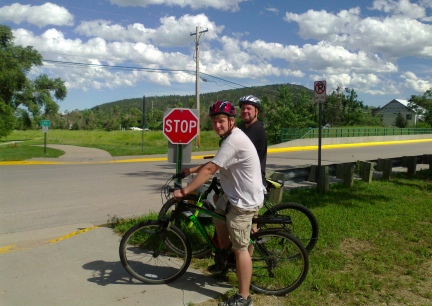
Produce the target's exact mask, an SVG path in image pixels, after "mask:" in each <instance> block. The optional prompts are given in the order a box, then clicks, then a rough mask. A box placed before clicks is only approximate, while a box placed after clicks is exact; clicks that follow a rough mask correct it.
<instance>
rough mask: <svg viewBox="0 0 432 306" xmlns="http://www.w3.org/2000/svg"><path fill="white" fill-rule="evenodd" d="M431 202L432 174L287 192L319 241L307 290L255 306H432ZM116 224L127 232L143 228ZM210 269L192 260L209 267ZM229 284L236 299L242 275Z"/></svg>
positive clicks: (124, 222)
mask: <svg viewBox="0 0 432 306" xmlns="http://www.w3.org/2000/svg"><path fill="white" fill-rule="evenodd" d="M431 199H432V181H431V171H430V170H423V171H420V172H418V173H417V175H416V177H415V178H408V177H407V176H406V174H404V173H401V174H397V175H396V174H395V175H393V177H392V180H391V181H374V182H372V183H370V184H368V183H364V182H360V181H358V182H355V185H354V187H352V188H349V187H344V186H342V185H339V184H334V185H331V187H330V190H329V192H327V193H326V194H319V193H317V192H316V189H315V188H313V189H303V188H302V189H293V190H290V191H289V192H286V193H285V194H284V198H283V201H292V202H299V203H302V204H304V205H306V206H308V207H309V208H311V209H312V211H313V212H314V214H315V215H316V217H317V219H318V222H319V224H320V239H319V242H318V244H317V246H316V247H315V248H314V250H313V251H312V253H311V254H310V270H309V274H308V277H307V279H306V281H305V282H304V283H303V284H302V286H300V288H298V289H297V290H295V291H294V292H292V293H290V294H288V295H287V296H285V297H272V296H265V295H258V294H254V295H253V300H254V305H255V306H269V305H270V306H272V305H273V306H275V305H432V289H431V288H432V235H431V231H432V209H431ZM143 217H144V218H148V217H150V218H155V217H156V215H151V216H143ZM112 221H113V223H112V226H113V228H114V230H115V231H117V232H118V233H120V234H121V233H123V232H124V231H125V230H126V229H127V228H128V227H129V226H130V225H131V223H135V222H137V220H123V219H119V218H114V219H112ZM129 221H131V223H128V222H129ZM211 263H212V259H201V260H197V259H194V262H193V264H195V265H196V266H200V267H203V268H204V267H206V266H208V265H210V264H211ZM226 280H229V281H230V282H231V283H232V285H233V287H234V289H233V290H231V291H229V292H228V293H227V295H231V294H233V293H234V292H235V290H236V288H235V287H236V280H235V275H234V274H233V273H229V274H228V275H227V276H226ZM215 304H216V301H214V300H213V301H208V302H205V303H201V304H199V305H200V306H210V305H215ZM188 305H194V304H192V303H190V304H188Z"/></svg>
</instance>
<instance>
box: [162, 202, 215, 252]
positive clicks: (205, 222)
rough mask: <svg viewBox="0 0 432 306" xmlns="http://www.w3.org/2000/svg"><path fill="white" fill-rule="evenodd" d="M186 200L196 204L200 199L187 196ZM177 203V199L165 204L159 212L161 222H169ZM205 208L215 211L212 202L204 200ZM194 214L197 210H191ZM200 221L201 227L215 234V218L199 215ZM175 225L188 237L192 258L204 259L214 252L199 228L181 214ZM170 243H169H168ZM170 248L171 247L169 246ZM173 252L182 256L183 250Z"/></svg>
mask: <svg viewBox="0 0 432 306" xmlns="http://www.w3.org/2000/svg"><path fill="white" fill-rule="evenodd" d="M185 200H187V201H189V202H190V203H192V204H196V202H197V201H198V198H197V197H196V195H187V197H186V198H185ZM177 203H178V202H177V201H176V200H175V199H169V200H168V201H166V202H165V204H164V205H163V206H162V208H161V210H160V211H159V216H158V219H159V220H167V219H168V218H169V217H170V216H171V213H172V212H173V210H174V209H175V208H176V205H177ZM202 204H203V207H204V208H206V209H208V210H210V211H214V207H213V206H212V205H211V204H210V202H208V201H206V200H203V201H202ZM191 211H192V212H193V213H195V210H193V209H191ZM198 220H199V221H200V223H201V225H202V226H204V229H205V230H206V231H207V232H208V233H212V232H214V226H213V218H212V217H211V216H208V215H203V216H201V215H198ZM173 223H174V224H175V225H176V226H177V227H178V228H180V229H181V230H182V232H183V233H185V235H186V236H187V237H188V240H189V241H190V243H191V246H192V256H193V257H196V258H201V257H204V256H206V255H208V254H210V252H211V251H212V248H211V245H210V244H209V243H208V242H207V240H206V238H205V237H204V236H203V235H202V233H200V231H199V230H198V229H197V227H196V226H195V225H193V224H190V221H189V220H188V219H187V218H186V217H185V216H184V215H183V214H179V215H177V217H176V218H175V220H174V221H173ZM167 243H169V242H167ZM168 246H170V245H168ZM172 250H173V251H177V252H179V253H178V254H180V255H181V250H176V249H175V248H172Z"/></svg>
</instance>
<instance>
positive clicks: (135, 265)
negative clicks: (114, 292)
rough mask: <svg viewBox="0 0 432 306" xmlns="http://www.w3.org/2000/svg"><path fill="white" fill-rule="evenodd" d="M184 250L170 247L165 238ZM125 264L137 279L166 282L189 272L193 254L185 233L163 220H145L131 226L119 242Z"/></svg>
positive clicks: (146, 281)
mask: <svg viewBox="0 0 432 306" xmlns="http://www.w3.org/2000/svg"><path fill="white" fill-rule="evenodd" d="M167 239H169V241H170V243H171V244H173V245H175V247H176V249H178V250H182V253H183V256H179V255H178V253H176V252H173V251H172V250H171V248H169V247H167V245H166V243H165V241H166V240H167ZM119 253H120V259H121V263H122V265H123V267H124V268H125V269H126V271H127V272H128V273H129V274H130V275H132V276H133V277H134V278H136V279H138V280H140V281H142V282H144V283H149V284H166V283H168V282H171V281H173V280H175V279H177V278H179V277H180V276H181V275H183V273H185V272H186V270H187V268H188V267H189V264H190V261H191V258H192V255H191V247H190V244H189V242H188V241H187V240H186V236H185V235H184V234H183V233H182V232H181V231H180V230H179V229H178V228H177V227H176V226H174V225H171V226H170V228H166V224H165V222H164V221H159V220H158V221H156V220H151V221H145V222H142V223H139V224H137V225H134V226H133V227H131V228H130V229H129V230H128V231H127V232H126V233H125V234H124V236H123V238H122V240H121V242H120V248H119Z"/></svg>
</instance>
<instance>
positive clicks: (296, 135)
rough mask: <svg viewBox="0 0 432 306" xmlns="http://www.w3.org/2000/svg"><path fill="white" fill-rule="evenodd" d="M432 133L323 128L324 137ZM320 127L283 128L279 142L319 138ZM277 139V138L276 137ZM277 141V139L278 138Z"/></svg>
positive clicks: (425, 130) (384, 129) (411, 129)
mask: <svg viewBox="0 0 432 306" xmlns="http://www.w3.org/2000/svg"><path fill="white" fill-rule="evenodd" d="M418 134H432V129H416V128H404V129H401V128H323V129H322V138H338V137H365V136H399V135H418ZM318 136H319V129H318V128H310V129H295V128H285V129H281V132H280V135H279V139H278V140H279V142H281V143H282V142H286V141H290V140H295V139H307V138H318ZM275 140H276V139H275ZM276 141H277V140H276Z"/></svg>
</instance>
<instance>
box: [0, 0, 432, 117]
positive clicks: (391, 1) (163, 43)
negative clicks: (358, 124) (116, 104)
mask: <svg viewBox="0 0 432 306" xmlns="http://www.w3.org/2000/svg"><path fill="white" fill-rule="evenodd" d="M0 24H4V25H8V26H10V27H11V28H12V29H13V32H14V36H15V44H17V45H22V46H33V47H34V48H35V49H36V50H38V51H39V52H40V53H41V54H42V56H43V58H44V60H46V61H45V62H44V66H43V67H37V68H35V69H33V70H32V71H31V73H30V75H29V76H30V77H34V76H37V75H39V74H41V73H46V74H48V75H49V76H51V77H56V78H57V77H60V78H61V79H63V80H64V81H65V82H66V86H67V88H68V96H67V98H66V99H65V100H63V101H60V103H59V104H60V109H61V110H62V111H65V110H69V111H71V110H74V109H80V110H83V109H88V108H91V107H93V106H95V105H99V104H102V103H106V102H112V101H115V100H120V99H127V98H138V97H142V96H143V95H145V96H162V95H171V94H180V95H185V94H190V95H194V94H195V67H196V66H195V41H194V39H195V36H191V35H190V34H191V33H195V32H196V27H200V30H208V31H207V32H205V33H203V34H202V35H201V36H200V38H199V42H200V54H199V55H200V72H201V77H202V78H203V79H205V80H202V81H201V82H200V92H201V93H205V92H214V91H220V90H226V89H232V88H239V87H243V86H246V87H247V86H261V85H268V84H282V83H292V84H299V85H303V86H305V87H307V88H310V89H312V88H313V83H314V81H319V80H326V82H327V92H328V93H330V92H331V91H332V90H335V89H336V88H337V87H339V86H340V87H343V88H345V87H348V88H352V89H354V90H355V91H356V92H357V94H358V95H359V99H360V100H362V101H364V103H365V104H366V105H370V106H384V105H385V104H387V103H388V102H390V101H391V100H392V99H395V98H399V99H409V98H410V97H411V95H421V94H423V93H424V92H425V91H426V90H428V89H429V88H431V87H432V61H431V59H432V0H418V1H412V0H352V1H346V0H343V1H342V0H332V1H315V0H309V1H281V0H273V1H262V0H92V1H89V0H74V1H70V0H60V1H51V2H46V1H38V0H27V1H24V0H23V1H5V0H0ZM65 62H66V63H71V64H65ZM76 63H82V64H84V65H78V64H76ZM125 67H126V68H125ZM221 98H223V97H221Z"/></svg>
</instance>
